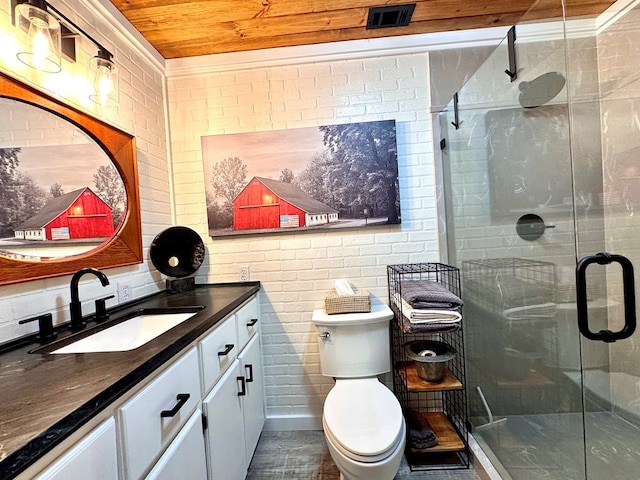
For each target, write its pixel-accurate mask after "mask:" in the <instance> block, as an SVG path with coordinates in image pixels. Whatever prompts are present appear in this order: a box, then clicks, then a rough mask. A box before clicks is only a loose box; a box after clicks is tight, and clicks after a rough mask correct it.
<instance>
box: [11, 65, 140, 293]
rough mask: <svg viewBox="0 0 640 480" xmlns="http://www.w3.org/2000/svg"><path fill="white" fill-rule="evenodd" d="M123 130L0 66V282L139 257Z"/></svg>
mask: <svg viewBox="0 0 640 480" xmlns="http://www.w3.org/2000/svg"><path fill="white" fill-rule="evenodd" d="M138 190H139V187H138V171H137V163H136V150H135V139H134V137H133V136H131V135H129V134H128V133H125V132H123V131H121V130H118V129H116V128H114V127H113V126H110V125H108V124H106V123H104V122H102V121H100V120H98V119H96V118H93V117H91V116H90V115H87V114H86V113H83V112H81V111H80V110H77V109H75V108H73V107H70V106H68V105H65V104H64V103H62V102H60V101H59V100H57V99H55V98H53V97H51V96H49V95H47V94H44V93H42V92H39V91H37V90H36V89H34V88H32V87H30V86H27V85H25V84H23V83H21V82H19V81H17V80H15V79H13V78H11V77H9V76H7V75H5V74H2V73H0V285H5V284H10V283H18V282H25V281H29V280H35V279H42V278H48V277H54V276H59V275H66V274H70V273H73V272H75V271H77V270H79V269H80V268H83V267H94V268H100V269H104V268H110V267H118V266H123V265H131V264H135V263H142V260H143V257H142V232H141V224H140V198H139V191H138Z"/></svg>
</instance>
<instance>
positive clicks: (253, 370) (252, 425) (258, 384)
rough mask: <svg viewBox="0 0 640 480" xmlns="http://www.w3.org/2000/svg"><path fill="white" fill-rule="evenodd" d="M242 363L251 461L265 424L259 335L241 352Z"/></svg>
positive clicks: (248, 449) (245, 422)
mask: <svg viewBox="0 0 640 480" xmlns="http://www.w3.org/2000/svg"><path fill="white" fill-rule="evenodd" d="M240 364H241V366H242V371H243V375H244V376H245V378H246V380H245V381H246V382H247V395H246V396H245V397H244V401H243V410H244V431H245V442H246V450H247V461H248V462H250V461H251V457H253V452H254V450H255V449H256V445H258V440H259V439H260V434H261V433H262V427H263V426H264V382H263V374H262V350H261V348H260V337H259V336H258V335H254V337H253V338H252V339H251V341H250V342H249V344H248V345H247V347H246V348H245V349H244V350H243V351H242V353H241V354H240Z"/></svg>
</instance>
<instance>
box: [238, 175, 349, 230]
mask: <svg viewBox="0 0 640 480" xmlns="http://www.w3.org/2000/svg"><path fill="white" fill-rule="evenodd" d="M337 220H338V211H337V210H336V209H334V208H331V207H329V206H327V205H325V204H324V203H322V202H319V201H318V200H315V199H313V198H311V197H310V196H309V195H307V194H306V193H304V192H303V191H302V190H300V189H299V188H298V187H296V186H295V185H293V184H291V183H285V182H279V181H277V180H272V179H270V178H262V177H253V178H252V179H251V180H250V181H249V183H248V184H247V185H246V186H245V187H244V188H243V189H242V191H241V192H240V193H239V194H238V196H237V197H236V198H235V199H234V200H233V229H234V230H254V229H256V230H258V229H271V228H296V227H310V226H314V225H323V224H327V223H331V222H335V221H337Z"/></svg>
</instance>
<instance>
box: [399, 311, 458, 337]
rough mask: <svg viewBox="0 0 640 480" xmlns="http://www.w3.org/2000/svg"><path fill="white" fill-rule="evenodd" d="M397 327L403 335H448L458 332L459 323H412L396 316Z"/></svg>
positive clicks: (400, 316)
mask: <svg viewBox="0 0 640 480" xmlns="http://www.w3.org/2000/svg"><path fill="white" fill-rule="evenodd" d="M397 320H398V325H400V328H402V331H403V332H404V333H429V334H435V333H449V332H457V331H458V330H460V322H455V323H449V322H429V323H413V322H411V320H409V319H408V318H407V317H406V316H405V315H398V319H397Z"/></svg>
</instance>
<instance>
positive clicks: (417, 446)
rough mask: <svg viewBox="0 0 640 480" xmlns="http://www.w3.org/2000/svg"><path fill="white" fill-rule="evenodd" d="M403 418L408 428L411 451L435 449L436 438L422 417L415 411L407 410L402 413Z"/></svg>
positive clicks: (425, 419) (427, 422) (429, 425)
mask: <svg viewBox="0 0 640 480" xmlns="http://www.w3.org/2000/svg"><path fill="white" fill-rule="evenodd" d="M404 417H405V419H406V420H407V426H408V427H409V442H410V446H411V448H412V449H413V450H424V449H426V448H431V447H435V446H436V445H437V444H438V437H437V436H436V434H435V433H434V432H433V429H432V428H431V424H430V423H429V420H427V418H426V417H425V416H424V415H422V414H421V413H420V412H418V411H416V410H413V409H411V408H407V409H405V411H404Z"/></svg>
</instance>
